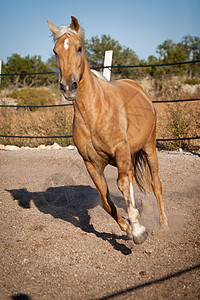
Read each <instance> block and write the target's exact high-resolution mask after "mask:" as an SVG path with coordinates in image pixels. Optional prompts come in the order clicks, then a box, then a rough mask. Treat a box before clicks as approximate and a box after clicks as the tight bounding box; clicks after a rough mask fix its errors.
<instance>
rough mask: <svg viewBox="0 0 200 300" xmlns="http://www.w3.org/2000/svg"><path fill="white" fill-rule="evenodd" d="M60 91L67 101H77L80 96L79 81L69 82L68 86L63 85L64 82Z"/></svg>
mask: <svg viewBox="0 0 200 300" xmlns="http://www.w3.org/2000/svg"><path fill="white" fill-rule="evenodd" d="M60 90H61V92H62V93H63V96H64V97H65V99H66V100H69V101H73V100H76V98H77V96H78V81H76V80H74V81H71V82H69V83H68V84H63V83H62V82H60Z"/></svg>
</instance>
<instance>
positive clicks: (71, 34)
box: [47, 17, 84, 100]
mask: <svg viewBox="0 0 200 300" xmlns="http://www.w3.org/2000/svg"><path fill="white" fill-rule="evenodd" d="M71 19H72V20H71V24H70V25H68V26H60V27H58V28H57V27H56V26H54V25H53V24H52V23H51V22H50V21H47V22H48V24H49V29H50V30H51V32H52V33H53V36H54V41H55V42H56V43H55V46H54V49H53V51H54V53H55V55H56V60H57V65H58V68H59V70H60V89H61V91H62V93H63V95H64V97H65V98H66V99H67V100H76V98H77V95H78V83H79V81H80V79H81V76H82V74H83V69H84V54H83V45H82V44H83V40H84V32H83V30H82V29H81V28H80V26H79V23H78V21H77V19H76V18H75V17H71Z"/></svg>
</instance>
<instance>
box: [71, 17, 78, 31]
mask: <svg viewBox="0 0 200 300" xmlns="http://www.w3.org/2000/svg"><path fill="white" fill-rule="evenodd" d="M71 19H72V21H71V29H72V30H75V31H76V32H78V31H79V23H78V20H77V19H76V18H75V17H73V16H71Z"/></svg>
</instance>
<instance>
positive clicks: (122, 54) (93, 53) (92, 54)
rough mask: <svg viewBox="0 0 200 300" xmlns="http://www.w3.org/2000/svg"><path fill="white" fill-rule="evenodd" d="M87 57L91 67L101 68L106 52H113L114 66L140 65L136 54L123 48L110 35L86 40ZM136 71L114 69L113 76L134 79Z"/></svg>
mask: <svg viewBox="0 0 200 300" xmlns="http://www.w3.org/2000/svg"><path fill="white" fill-rule="evenodd" d="M84 50H85V55H86V58H87V60H88V63H89V65H90V67H94V68H95V67H101V66H103V63H104V56H105V51H106V50H113V61H112V65H113V66H125V65H134V64H138V63H139V59H138V57H137V55H136V54H135V52H134V51H133V50H132V49H130V48H127V47H123V46H121V45H120V44H119V42H118V41H116V40H114V39H113V38H111V36H110V35H101V37H100V38H99V37H98V36H94V37H92V38H91V39H90V40H86V41H85V44H84ZM134 73H136V72H135V71H133V69H131V68H113V69H112V74H114V75H115V76H117V77H129V78H133V77H134Z"/></svg>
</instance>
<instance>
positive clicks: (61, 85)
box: [60, 83, 66, 92]
mask: <svg viewBox="0 0 200 300" xmlns="http://www.w3.org/2000/svg"><path fill="white" fill-rule="evenodd" d="M60 89H61V91H63V92H65V91H66V88H65V86H64V84H62V83H60Z"/></svg>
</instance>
